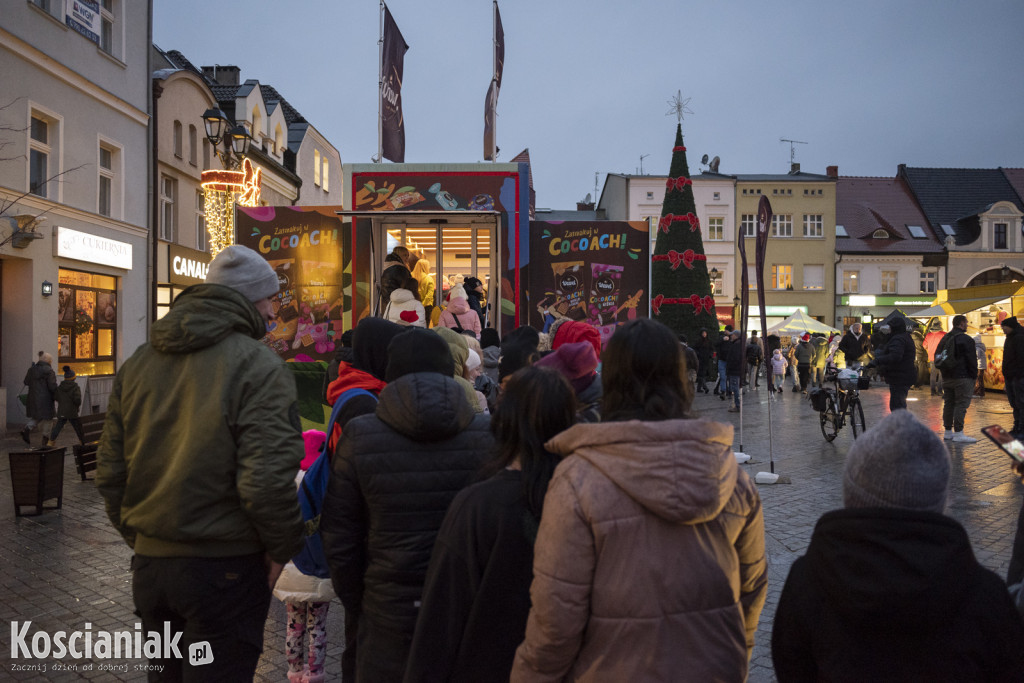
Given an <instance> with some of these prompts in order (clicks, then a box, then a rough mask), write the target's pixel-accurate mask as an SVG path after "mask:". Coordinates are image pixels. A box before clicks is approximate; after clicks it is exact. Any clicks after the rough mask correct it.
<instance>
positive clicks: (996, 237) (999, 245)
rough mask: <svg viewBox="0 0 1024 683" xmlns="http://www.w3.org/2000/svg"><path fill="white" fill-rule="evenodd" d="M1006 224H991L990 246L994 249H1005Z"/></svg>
mask: <svg viewBox="0 0 1024 683" xmlns="http://www.w3.org/2000/svg"><path fill="white" fill-rule="evenodd" d="M1007 234H1008V233H1007V224H1006V223H994V224H993V225H992V246H993V247H994V248H995V249H1006V248H1007V242H1006V236H1007Z"/></svg>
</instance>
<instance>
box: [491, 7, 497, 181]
mask: <svg viewBox="0 0 1024 683" xmlns="http://www.w3.org/2000/svg"><path fill="white" fill-rule="evenodd" d="M497 75H498V0H494V3H493V4H492V5H491V83H492V84H493V83H494V80H495V78H496V77H497ZM497 100H498V94H497V92H495V93H494V123H493V124H492V130H491V140H493V142H492V143H491V147H492V148H493V149H494V150H496V149H497V147H498V101H497ZM491 163H492V164H496V163H498V154H497V152H496V151H492V153H491Z"/></svg>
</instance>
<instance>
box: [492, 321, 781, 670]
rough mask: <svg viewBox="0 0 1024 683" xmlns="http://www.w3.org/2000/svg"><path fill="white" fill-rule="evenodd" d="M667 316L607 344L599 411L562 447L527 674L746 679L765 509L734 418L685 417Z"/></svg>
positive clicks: (520, 660)
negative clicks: (743, 465) (740, 450)
mask: <svg viewBox="0 0 1024 683" xmlns="http://www.w3.org/2000/svg"><path fill="white" fill-rule="evenodd" d="M683 367H684V365H683V361H682V352H681V349H680V346H679V343H678V341H677V340H676V338H675V335H673V334H672V332H671V331H670V330H669V329H668V328H667V327H665V326H664V325H662V324H660V323H658V322H655V321H653V320H648V319H641V320H634V321H632V322H630V323H627V324H626V325H624V326H623V327H621V328H620V329H619V331H617V332H616V333H615V335H613V336H612V338H611V340H610V341H609V343H608V346H607V349H606V351H605V354H604V372H603V373H602V383H603V386H604V404H603V419H604V420H605V421H604V422H602V423H600V424H577V425H575V426H573V427H572V428H570V429H568V430H566V431H565V432H562V433H561V434H559V435H558V436H556V437H554V438H553V439H551V440H550V441H549V442H548V443H547V444H546V446H545V447H546V448H547V449H548V450H550V451H551V452H553V453H558V454H562V455H564V456H565V459H564V460H563V461H562V463H561V464H560V465H559V466H558V469H557V470H556V471H555V474H554V477H553V479H552V480H551V485H550V486H549V488H548V492H547V496H546V497H545V499H544V515H543V517H542V519H541V524H540V531H539V533H538V536H537V543H536V547H535V554H534V566H533V574H534V579H533V584H532V586H531V589H530V596H531V600H532V608H531V610H530V616H529V620H528V622H527V627H526V638H525V640H524V642H523V643H522V644H521V645H520V646H519V649H518V650H517V652H516V659H515V665H514V668H513V671H512V678H511V680H512V681H513V682H519V681H562V680H572V681H648V680H660V681H668V680H673V681H681V680H692V681H711V680H716V681H743V680H745V678H746V675H747V662H748V659H749V656H750V652H751V650H752V648H753V644H754V632H755V631H756V629H757V622H758V617H759V616H760V613H761V609H762V607H763V606H764V601H765V593H766V587H767V583H766V562H765V551H764V518H763V517H762V513H761V501H760V497H759V496H758V492H757V488H756V487H755V485H754V484H753V482H752V481H751V480H750V478H749V477H748V476H747V474H746V472H743V471H742V470H740V469H739V467H738V466H737V464H736V458H735V456H734V455H733V452H732V448H731V444H732V437H733V433H732V432H733V430H732V427H731V426H730V425H726V424H721V423H717V422H711V421H708V420H694V419H686V416H687V413H688V412H689V407H690V402H691V400H692V393H691V392H692V389H691V388H690V385H689V384H688V383H687V382H686V379H685V376H684V374H683Z"/></svg>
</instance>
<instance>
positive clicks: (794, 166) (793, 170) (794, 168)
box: [789, 161, 800, 175]
mask: <svg viewBox="0 0 1024 683" xmlns="http://www.w3.org/2000/svg"><path fill="white" fill-rule="evenodd" d="M799 172H800V163H799V162H797V161H793V162H791V163H790V164H789V174H790V175H796V174H797V173H799Z"/></svg>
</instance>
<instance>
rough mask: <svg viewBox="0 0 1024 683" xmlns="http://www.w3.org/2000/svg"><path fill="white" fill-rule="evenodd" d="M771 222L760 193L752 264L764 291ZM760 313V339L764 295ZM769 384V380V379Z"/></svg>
mask: <svg viewBox="0 0 1024 683" xmlns="http://www.w3.org/2000/svg"><path fill="white" fill-rule="evenodd" d="M771 224H772V205H771V202H769V201H768V197H766V196H764V195H761V201H760V202H758V204H757V239H756V241H755V247H754V254H755V255H754V264H755V266H754V267H755V268H756V269H757V291H758V292H759V293H762V292H764V253H765V250H766V249H767V248H768V227H769V226H770V225H771ZM758 300H759V302H760V306H759V309H760V313H761V339H767V338H768V318H766V317H765V312H764V296H763V295H761V296H759V297H758ZM769 384H771V382H770V381H769Z"/></svg>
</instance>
